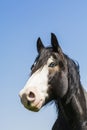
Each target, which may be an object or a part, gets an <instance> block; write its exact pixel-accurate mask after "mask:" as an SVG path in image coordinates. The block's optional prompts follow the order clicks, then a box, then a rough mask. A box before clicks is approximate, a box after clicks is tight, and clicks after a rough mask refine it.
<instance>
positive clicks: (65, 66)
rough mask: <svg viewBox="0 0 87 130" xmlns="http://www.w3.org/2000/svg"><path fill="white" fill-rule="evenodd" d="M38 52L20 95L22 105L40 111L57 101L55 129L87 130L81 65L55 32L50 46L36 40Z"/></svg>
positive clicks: (86, 112) (86, 108)
mask: <svg viewBox="0 0 87 130" xmlns="http://www.w3.org/2000/svg"><path fill="white" fill-rule="evenodd" d="M37 52H38V55H37V57H36V59H35V61H34V64H33V65H32V67H31V74H30V78H29V79H28V81H27V83H26V84H25V86H24V88H23V89H22V90H21V91H20V93H19V96H20V100H21V102H22V104H23V105H24V107H25V108H27V109H28V110H31V111H34V112H38V111H39V110H40V109H41V108H42V107H43V106H45V105H46V104H47V103H49V102H51V101H54V102H55V104H56V107H57V110H58V115H57V120H56V121H55V123H54V125H53V127H52V130H87V93H86V90H85V89H84V88H83V86H82V84H81V81H80V72H79V64H78V63H76V62H75V61H74V60H73V59H72V58H70V57H69V56H68V55H66V54H65V53H64V52H63V51H62V49H61V47H60V45H59V42H58V39H57V37H56V35H55V34H54V33H51V45H50V46H48V47H45V46H44V44H43V43H42V40H41V38H40V37H39V38H38V39H37Z"/></svg>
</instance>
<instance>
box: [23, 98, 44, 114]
mask: <svg viewBox="0 0 87 130" xmlns="http://www.w3.org/2000/svg"><path fill="white" fill-rule="evenodd" d="M24 107H25V108H26V109H28V110H30V111H33V112H38V111H39V110H40V109H41V108H42V107H43V102H42V100H41V101H39V102H37V103H31V104H30V105H24Z"/></svg>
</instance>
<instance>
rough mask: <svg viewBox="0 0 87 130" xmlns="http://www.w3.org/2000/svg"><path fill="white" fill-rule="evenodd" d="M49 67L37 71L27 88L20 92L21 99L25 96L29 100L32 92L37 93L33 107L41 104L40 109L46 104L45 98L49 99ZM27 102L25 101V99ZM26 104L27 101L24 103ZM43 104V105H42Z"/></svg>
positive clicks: (28, 82)
mask: <svg viewBox="0 0 87 130" xmlns="http://www.w3.org/2000/svg"><path fill="white" fill-rule="evenodd" d="M47 90H48V65H45V66H44V67H43V68H42V69H39V70H37V71H36V72H35V73H34V74H32V76H31V77H30V78H29V80H28V81H27V83H26V85H25V87H24V88H23V89H22V90H21V91H20V94H19V95H20V98H22V95H23V94H25V95H26V97H27V98H28V94H29V92H30V91H33V92H34V93H35V96H36V97H35V98H36V99H35V102H33V103H32V106H35V105H36V104H39V107H41V106H42V105H43V103H44V102H45V98H46V97H48V94H47ZM24 100H25V99H24ZM24 102H25V101H24ZM40 102H41V103H40ZM38 109H39V108H38Z"/></svg>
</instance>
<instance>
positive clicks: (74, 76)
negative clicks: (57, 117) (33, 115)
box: [58, 60, 87, 130]
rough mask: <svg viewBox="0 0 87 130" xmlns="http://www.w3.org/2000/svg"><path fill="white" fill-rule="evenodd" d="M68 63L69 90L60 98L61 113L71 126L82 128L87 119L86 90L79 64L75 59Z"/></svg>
mask: <svg viewBox="0 0 87 130" xmlns="http://www.w3.org/2000/svg"><path fill="white" fill-rule="evenodd" d="M67 63H68V92H67V94H66V95H65V96H64V97H63V98H62V99H58V108H59V114H60V113H61V114H62V116H63V118H64V119H65V120H66V122H67V123H69V124H70V126H72V127H73V126H74V127H76V129H75V128H73V129H74V130H77V129H79V130H80V129H81V127H82V124H84V122H85V121H87V110H86V98H85V92H84V90H83V87H82V85H81V82H80V75H79V69H78V66H77V65H76V64H75V62H74V61H73V60H68V62H67ZM80 125H81V126H80ZM81 130H82V129H81Z"/></svg>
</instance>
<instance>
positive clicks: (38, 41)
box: [37, 37, 44, 53]
mask: <svg viewBox="0 0 87 130" xmlns="http://www.w3.org/2000/svg"><path fill="white" fill-rule="evenodd" d="M43 48H44V45H43V43H42V41H41V39H40V37H39V38H38V39H37V51H38V53H40V52H41V50H42V49H43Z"/></svg>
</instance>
